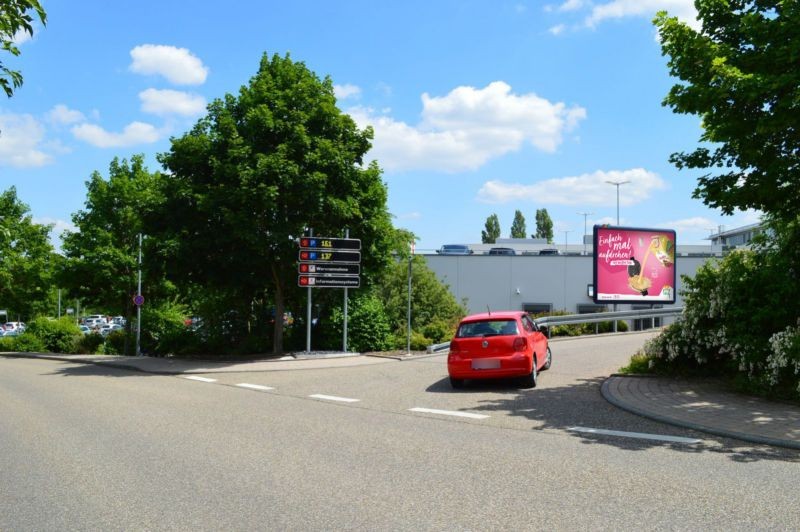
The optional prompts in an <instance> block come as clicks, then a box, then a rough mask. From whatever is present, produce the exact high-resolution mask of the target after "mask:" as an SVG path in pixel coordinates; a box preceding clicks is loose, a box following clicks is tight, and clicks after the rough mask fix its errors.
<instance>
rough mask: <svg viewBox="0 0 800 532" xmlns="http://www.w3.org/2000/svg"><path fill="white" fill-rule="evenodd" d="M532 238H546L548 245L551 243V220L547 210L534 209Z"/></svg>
mask: <svg viewBox="0 0 800 532" xmlns="http://www.w3.org/2000/svg"><path fill="white" fill-rule="evenodd" d="M532 236H533V237H534V238H546V239H547V243H548V244H552V243H553V220H551V219H550V215H549V214H548V213H547V209H536V234H535V235H532Z"/></svg>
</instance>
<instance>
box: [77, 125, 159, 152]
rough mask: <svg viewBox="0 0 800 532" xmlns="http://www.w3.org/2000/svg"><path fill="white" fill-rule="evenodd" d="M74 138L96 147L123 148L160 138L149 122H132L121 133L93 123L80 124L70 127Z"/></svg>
mask: <svg viewBox="0 0 800 532" xmlns="http://www.w3.org/2000/svg"><path fill="white" fill-rule="evenodd" d="M71 131H72V134H73V135H74V136H75V138H77V139H80V140H82V141H84V142H87V143H89V144H91V145H92V146H96V147H98V148H123V147H127V146H135V145H137V144H149V143H152V142H156V141H157V140H158V139H159V138H160V136H161V135H160V133H159V131H158V130H157V129H156V128H155V127H153V126H152V125H150V124H145V123H143V122H132V123H130V124H128V125H127V126H125V129H123V130H122V133H111V132H108V131H106V130H105V129H103V128H102V127H100V126H97V125H94V124H80V125H78V126H75V127H73V128H72V130H71Z"/></svg>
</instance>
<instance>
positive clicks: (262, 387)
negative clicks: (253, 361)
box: [236, 382, 275, 392]
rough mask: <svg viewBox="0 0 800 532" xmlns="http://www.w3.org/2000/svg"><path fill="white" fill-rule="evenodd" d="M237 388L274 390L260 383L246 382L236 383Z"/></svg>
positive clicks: (263, 390)
mask: <svg viewBox="0 0 800 532" xmlns="http://www.w3.org/2000/svg"><path fill="white" fill-rule="evenodd" d="M236 386H238V387H239V388H248V389H250V390H259V391H262V392H266V391H268V390H274V389H275V388H270V387H269V386H261V385H260V384H248V383H246V382H241V383H239V384H237V385H236Z"/></svg>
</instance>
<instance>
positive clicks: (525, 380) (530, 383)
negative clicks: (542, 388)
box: [522, 355, 539, 388]
mask: <svg viewBox="0 0 800 532" xmlns="http://www.w3.org/2000/svg"><path fill="white" fill-rule="evenodd" d="M537 365H538V362H537V361H536V355H533V367H532V368H531V372H530V373H529V374H528V375H525V376H524V377H522V386H523V387H525V388H536V381H537V380H538V378H539V371H538V369H537V367H536V366H537Z"/></svg>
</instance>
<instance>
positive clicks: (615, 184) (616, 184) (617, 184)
mask: <svg viewBox="0 0 800 532" xmlns="http://www.w3.org/2000/svg"><path fill="white" fill-rule="evenodd" d="M606 183H608V184H609V185H614V186H615V187H617V225H619V186H620V185H625V184H627V183H630V181H606Z"/></svg>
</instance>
